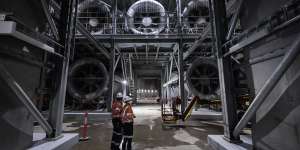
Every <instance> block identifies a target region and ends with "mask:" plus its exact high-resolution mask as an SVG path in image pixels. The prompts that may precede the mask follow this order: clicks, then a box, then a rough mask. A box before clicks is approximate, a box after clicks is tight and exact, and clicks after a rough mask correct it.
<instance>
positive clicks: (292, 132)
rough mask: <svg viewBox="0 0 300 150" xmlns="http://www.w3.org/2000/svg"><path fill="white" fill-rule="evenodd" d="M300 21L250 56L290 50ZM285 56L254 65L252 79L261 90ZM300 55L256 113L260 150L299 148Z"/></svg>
mask: <svg viewBox="0 0 300 150" xmlns="http://www.w3.org/2000/svg"><path fill="white" fill-rule="evenodd" d="M298 26H299V24H295V25H293V26H291V27H290V28H288V29H286V30H283V31H281V32H278V33H276V34H275V35H273V36H271V37H270V38H268V39H265V40H264V41H260V42H259V43H257V44H256V45H252V46H251V48H249V50H250V59H255V58H258V57H264V56H266V55H268V54H272V53H276V52H281V51H282V52H283V54H284V52H286V51H288V50H289V48H290V46H291V45H292V43H293V42H294V41H295V39H296V37H297V36H299V35H300V34H299V33H300V29H299V28H298ZM282 58H283V57H282V56H280V57H276V58H272V59H268V60H266V61H262V62H260V63H256V64H253V65H252V66H251V67H252V73H253V82H254V88H255V93H258V92H259V90H260V89H261V87H262V86H263V85H264V84H265V82H266V80H267V79H268V78H269V77H270V76H271V74H272V73H273V72H274V70H275V68H276V67H277V66H278V64H279V63H280V62H281V60H282ZM299 78H300V55H299V56H298V57H297V59H296V61H295V62H294V63H293V65H292V66H290V68H289V69H288V71H287V72H286V73H285V74H284V76H283V77H282V78H281V79H280V81H279V82H278V83H277V85H276V87H275V88H274V89H273V91H272V92H271V94H270V95H269V96H268V97H267V99H266V100H265V102H264V103H263V104H262V105H261V107H260V108H259V110H258V111H257V113H256V123H255V124H254V126H253V140H254V145H255V147H256V149H258V150H282V149H285V150H298V149H299V148H300V132H299V131H300V130H299V129H300V113H299V112H300V97H299V89H300V81H299V80H300V79H299Z"/></svg>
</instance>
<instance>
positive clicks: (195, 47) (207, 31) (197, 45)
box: [183, 26, 211, 60]
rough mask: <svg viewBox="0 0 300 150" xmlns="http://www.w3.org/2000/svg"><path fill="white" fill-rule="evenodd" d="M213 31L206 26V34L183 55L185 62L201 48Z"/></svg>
mask: <svg viewBox="0 0 300 150" xmlns="http://www.w3.org/2000/svg"><path fill="white" fill-rule="evenodd" d="M210 31H211V27H210V26H206V28H205V29H204V32H203V33H202V35H201V37H200V38H199V39H198V40H196V41H195V42H194V44H193V46H192V47H190V48H189V49H188V50H187V51H186V52H185V53H184V54H183V60H186V59H187V58H188V57H189V56H190V55H191V54H192V53H193V52H194V51H195V50H196V49H197V48H198V47H199V46H201V44H202V42H203V41H204V40H205V39H206V38H207V36H208V35H209V33H210Z"/></svg>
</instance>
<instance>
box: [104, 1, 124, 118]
mask: <svg viewBox="0 0 300 150" xmlns="http://www.w3.org/2000/svg"><path fill="white" fill-rule="evenodd" d="M112 8H113V9H112V36H111V50H110V64H109V65H110V66H109V77H110V78H109V85H108V87H109V89H108V91H109V93H108V99H107V100H106V108H107V111H108V112H111V107H112V101H113V99H114V80H115V56H116V55H115V38H114V37H115V36H113V35H115V34H116V21H117V20H116V19H117V18H116V17H115V16H116V10H117V0H113V7H112ZM119 57H121V54H120V55H119ZM118 59H119V58H118ZM116 65H117V64H116Z"/></svg>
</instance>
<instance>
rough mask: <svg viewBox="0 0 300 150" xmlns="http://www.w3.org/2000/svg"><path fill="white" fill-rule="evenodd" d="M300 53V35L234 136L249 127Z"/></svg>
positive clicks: (239, 124) (234, 132)
mask: <svg viewBox="0 0 300 150" xmlns="http://www.w3.org/2000/svg"><path fill="white" fill-rule="evenodd" d="M299 53H300V35H299V36H298V38H297V40H296V42H294V43H293V45H292V46H291V49H290V50H289V51H288V52H287V53H286V54H285V56H284V57H283V59H282V61H281V63H280V64H279V65H278V67H277V68H276V69H275V71H274V73H273V74H272V75H271V77H270V78H269V79H268V80H267V81H266V83H265V84H264V86H263V87H262V88H261V90H260V91H259V92H258V94H257V96H256V97H255V99H254V100H253V102H252V103H251V105H250V106H249V108H248V109H247V111H246V112H245V114H244V116H243V117H242V119H241V120H240V121H239V122H238V124H237V125H236V127H235V128H234V131H233V136H235V137H238V136H239V133H240V132H241V130H242V129H243V128H244V127H245V126H246V125H247V123H248V122H249V120H250V119H251V118H252V116H253V115H254V114H255V112H256V111H257V110H258V109H259V107H260V106H261V104H262V103H263V102H264V101H265V100H266V98H267V97H268V95H269V94H270V93H271V92H272V90H273V89H274V87H275V86H276V84H277V83H278V81H279V80H280V79H281V77H282V76H283V75H284V74H285V72H286V71H287V70H288V68H289V66H290V65H291V64H292V63H293V62H294V60H295V59H296V58H297V57H298V55H299Z"/></svg>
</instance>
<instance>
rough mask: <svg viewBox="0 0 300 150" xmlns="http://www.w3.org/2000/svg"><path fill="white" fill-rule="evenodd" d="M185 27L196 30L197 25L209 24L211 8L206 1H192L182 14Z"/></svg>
mask: <svg viewBox="0 0 300 150" xmlns="http://www.w3.org/2000/svg"><path fill="white" fill-rule="evenodd" d="M182 16H183V17H184V19H183V21H184V25H185V26H186V27H188V28H195V27H196V26H197V25H201V24H204V23H206V22H208V21H209V20H207V17H208V16H209V8H208V4H207V1H206V0H192V1H190V2H189V3H188V5H187V7H185V8H184V10H183V12H182Z"/></svg>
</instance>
